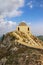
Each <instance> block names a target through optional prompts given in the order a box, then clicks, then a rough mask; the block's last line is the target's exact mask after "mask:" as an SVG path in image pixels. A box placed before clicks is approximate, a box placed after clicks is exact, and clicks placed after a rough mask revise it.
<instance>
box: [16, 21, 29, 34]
mask: <svg viewBox="0 0 43 65" xmlns="http://www.w3.org/2000/svg"><path fill="white" fill-rule="evenodd" d="M16 30H17V31H21V32H26V33H27V32H30V28H29V27H28V26H27V24H26V23H24V22H21V23H20V24H19V25H18V26H17V28H16Z"/></svg>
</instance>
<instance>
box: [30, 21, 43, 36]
mask: <svg viewBox="0 0 43 65" xmlns="http://www.w3.org/2000/svg"><path fill="white" fill-rule="evenodd" d="M31 31H32V33H33V34H35V35H43V22H39V23H34V24H31Z"/></svg>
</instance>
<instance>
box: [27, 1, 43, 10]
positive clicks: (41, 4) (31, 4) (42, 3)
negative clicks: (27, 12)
mask: <svg viewBox="0 0 43 65" xmlns="http://www.w3.org/2000/svg"><path fill="white" fill-rule="evenodd" d="M27 5H28V6H29V8H31V9H32V8H35V7H43V1H41V0H40V1H37V0H30V1H29V2H28V3H27Z"/></svg>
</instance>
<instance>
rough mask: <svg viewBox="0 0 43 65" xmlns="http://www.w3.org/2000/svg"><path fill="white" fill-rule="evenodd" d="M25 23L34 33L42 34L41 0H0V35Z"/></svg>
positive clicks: (42, 12)
mask: <svg viewBox="0 0 43 65" xmlns="http://www.w3.org/2000/svg"><path fill="white" fill-rule="evenodd" d="M20 22H25V23H27V25H28V26H30V30H31V32H32V33H33V34H34V35H43V0H0V36H1V35H3V34H5V33H7V32H10V31H13V30H15V29H16V26H17V25H18V24H19V23H20Z"/></svg>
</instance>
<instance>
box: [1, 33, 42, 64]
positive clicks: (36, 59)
mask: <svg viewBox="0 0 43 65" xmlns="http://www.w3.org/2000/svg"><path fill="white" fill-rule="evenodd" d="M19 34H20V33H19ZM23 35H24V34H23ZM21 36H22V35H21ZM24 37H25V38H26V39H27V37H26V36H23V39H24ZM30 37H31V38H33V40H35V41H36V42H37V41H38V42H40V43H41V42H42V41H39V40H37V38H34V36H32V35H31V36H30ZM18 39H19V38H18V37H17V36H16V35H13V34H12V32H11V33H8V34H6V35H5V36H4V37H3V39H2V42H0V65H41V64H42V61H43V49H42V50H41V49H36V48H31V47H28V46H26V45H23V44H20V43H19V42H17V40H18ZM26 39H24V41H25V40H26ZM26 43H27V41H26ZM42 45H43V43H42ZM42 65H43V64H42Z"/></svg>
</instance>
